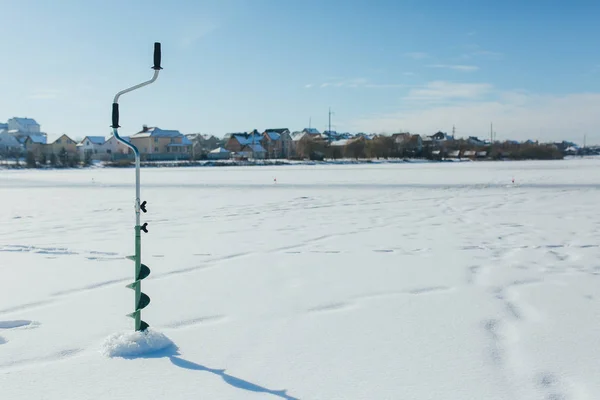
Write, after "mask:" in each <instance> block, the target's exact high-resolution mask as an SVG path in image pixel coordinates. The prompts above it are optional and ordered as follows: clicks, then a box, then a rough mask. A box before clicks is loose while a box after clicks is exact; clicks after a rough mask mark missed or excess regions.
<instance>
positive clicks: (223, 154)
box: [207, 147, 231, 160]
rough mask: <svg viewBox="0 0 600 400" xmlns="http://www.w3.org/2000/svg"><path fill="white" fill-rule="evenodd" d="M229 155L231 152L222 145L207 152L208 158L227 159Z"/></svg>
mask: <svg viewBox="0 0 600 400" xmlns="http://www.w3.org/2000/svg"><path fill="white" fill-rule="evenodd" d="M230 157H231V152H230V151H229V150H227V149H225V148H223V147H217V148H216V149H214V150H211V151H210V152H209V153H208V156H207V158H208V159H209V160H228V159H229V158H230Z"/></svg>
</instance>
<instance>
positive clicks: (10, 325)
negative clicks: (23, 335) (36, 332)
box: [0, 320, 39, 329]
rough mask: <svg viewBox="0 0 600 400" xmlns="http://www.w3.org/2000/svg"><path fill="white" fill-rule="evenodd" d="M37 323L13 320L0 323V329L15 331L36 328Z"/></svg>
mask: <svg viewBox="0 0 600 400" xmlns="http://www.w3.org/2000/svg"><path fill="white" fill-rule="evenodd" d="M38 325H39V323H37V322H35V321H29V320H15V321H0V329H15V328H23V327H31V328H34V327H37V326H38Z"/></svg>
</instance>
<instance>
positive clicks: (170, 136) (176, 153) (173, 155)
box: [129, 126, 192, 160]
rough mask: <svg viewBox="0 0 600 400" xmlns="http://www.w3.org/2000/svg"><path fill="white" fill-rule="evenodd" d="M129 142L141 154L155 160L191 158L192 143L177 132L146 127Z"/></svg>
mask: <svg viewBox="0 0 600 400" xmlns="http://www.w3.org/2000/svg"><path fill="white" fill-rule="evenodd" d="M129 142H130V143H131V144H132V145H134V146H135V147H137V148H138V150H139V151H140V154H144V155H147V156H148V155H150V156H151V157H147V158H153V159H160V160H169V159H181V158H190V156H191V154H192V142H191V141H190V140H189V139H188V138H187V137H185V136H184V135H183V134H182V133H181V132H179V131H177V130H166V129H160V128H158V127H147V126H144V127H143V128H142V130H141V131H140V132H138V133H136V134H135V135H132V136H130V138H129Z"/></svg>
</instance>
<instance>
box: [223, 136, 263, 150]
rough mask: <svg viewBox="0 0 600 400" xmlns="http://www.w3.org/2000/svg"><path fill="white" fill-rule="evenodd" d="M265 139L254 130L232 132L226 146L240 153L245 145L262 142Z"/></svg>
mask: <svg viewBox="0 0 600 400" xmlns="http://www.w3.org/2000/svg"><path fill="white" fill-rule="evenodd" d="M263 140H264V138H263V136H262V135H261V134H260V133H258V132H255V131H252V133H246V132H244V133H231V134H229V139H228V140H227V143H225V148H226V149H227V150H229V151H232V152H235V153H239V152H241V151H242V150H243V149H244V147H246V146H249V145H256V144H261V142H262V141H263ZM261 146H262V145H261ZM265 152H266V150H265Z"/></svg>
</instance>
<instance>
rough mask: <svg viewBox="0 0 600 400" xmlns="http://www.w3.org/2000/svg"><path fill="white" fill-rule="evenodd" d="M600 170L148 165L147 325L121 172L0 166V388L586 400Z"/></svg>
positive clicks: (20, 393) (598, 370)
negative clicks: (141, 325)
mask: <svg viewBox="0 0 600 400" xmlns="http://www.w3.org/2000/svg"><path fill="white" fill-rule="evenodd" d="M599 170H600V160H598V159H593V158H588V159H570V160H565V161H552V162H550V161H548V162H547V161H537V162H468V163H404V164H391V163H390V164H373V165H367V164H362V165H313V166H307V165H288V166H280V167H277V166H263V167H260V168H257V167H221V168H164V169H158V168H144V169H143V170H142V174H141V179H142V200H146V201H148V204H147V208H148V213H146V214H142V222H148V229H149V233H148V234H144V236H143V237H142V241H143V242H142V253H143V261H144V263H145V264H147V265H148V266H149V267H150V269H151V271H152V272H151V274H150V276H149V277H148V278H146V279H145V280H143V281H142V291H143V292H144V293H146V294H147V295H148V296H150V297H151V299H152V301H151V303H150V305H149V306H148V307H147V308H145V309H144V310H143V311H142V316H143V319H144V321H146V322H148V323H149V325H150V329H149V331H148V333H147V334H141V333H135V332H133V329H132V328H133V321H132V320H131V319H130V318H128V317H126V314H128V313H130V312H132V311H133V310H132V304H133V291H131V290H130V289H127V288H126V287H125V286H126V285H127V284H129V283H130V282H131V281H132V276H133V263H132V262H131V261H129V260H127V259H125V256H127V255H130V254H131V253H132V251H133V229H132V223H133V220H134V213H133V197H134V192H135V190H134V186H133V182H134V171H133V170H132V169H109V168H101V169H91V170H90V169H87V170H48V171H26V170H10V171H8V170H7V171H2V173H1V174H0V193H1V194H2V196H1V200H0V201H1V207H0V276H1V277H2V279H0V388H1V395H0V397H2V398H7V399H29V398H44V399H50V400H59V399H60V400H63V399H65V398H73V399H98V398H127V399H145V398H168V399H176V400H177V399H189V398H207V399H213V398H215V399H254V398H255V399H268V398H284V399H442V398H443V399H461V400H462V399H486V400H487V399H538V398H539V399H568V400H571V399H597V398H600V381H599V380H598V378H597V377H598V376H600V363H598V361H597V360H598V358H599V357H600V341H598V337H599V334H600V295H599V294H598V285H599V283H600V263H599V262H598V260H599V259H600V257H599V256H600V245H599V243H600V241H599V240H600V215H599V214H598V212H597V201H598V200H597V199H598V194H599V189H600V186H599V185H598V178H600V175H599V173H598V171H599ZM275 178H276V181H275ZM513 178H514V180H515V182H514V184H513V183H512V179H513Z"/></svg>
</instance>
